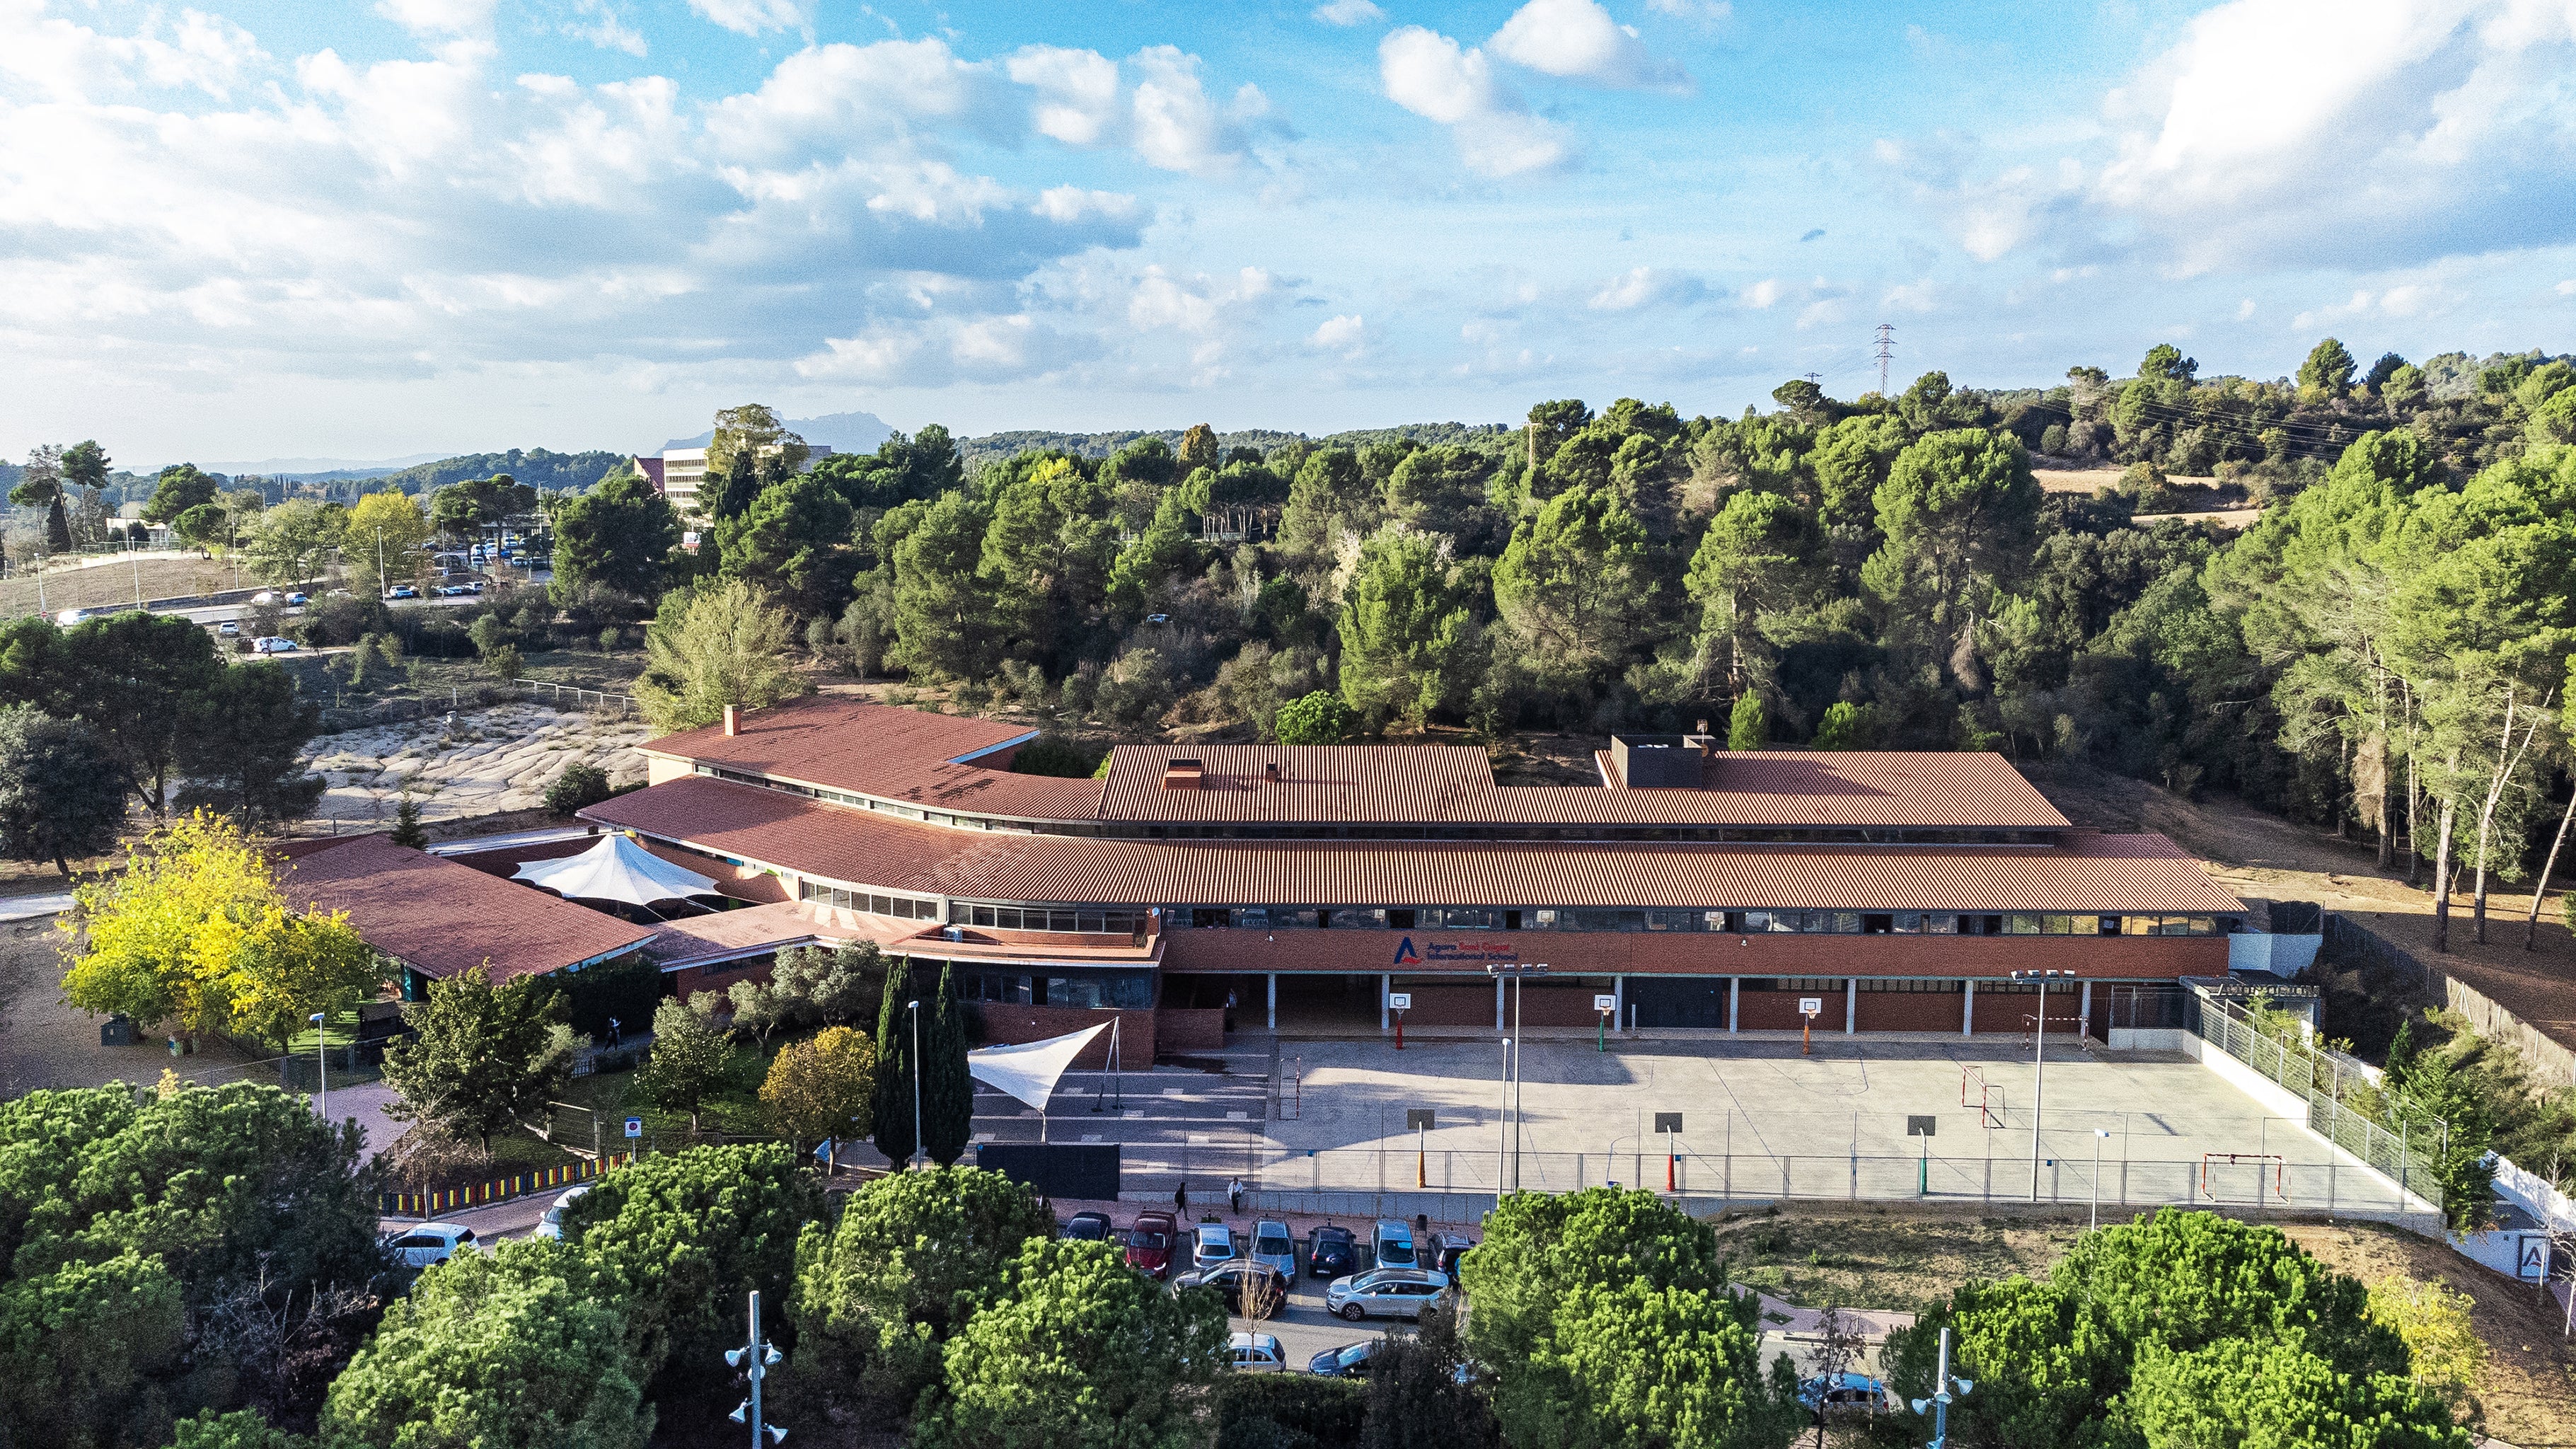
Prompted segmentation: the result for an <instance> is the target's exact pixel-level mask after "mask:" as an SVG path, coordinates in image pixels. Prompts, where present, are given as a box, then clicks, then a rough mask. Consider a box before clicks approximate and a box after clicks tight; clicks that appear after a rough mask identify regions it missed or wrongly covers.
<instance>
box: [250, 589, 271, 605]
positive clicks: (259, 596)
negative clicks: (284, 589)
mask: <svg viewBox="0 0 2576 1449" xmlns="http://www.w3.org/2000/svg"><path fill="white" fill-rule="evenodd" d="M250 601H251V602H252V603H254V604H274V603H276V602H277V590H275V589H262V590H260V591H259V592H258V593H256V594H253V595H251V596H250Z"/></svg>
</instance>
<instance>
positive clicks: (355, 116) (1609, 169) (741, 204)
mask: <svg viewBox="0 0 2576 1449" xmlns="http://www.w3.org/2000/svg"><path fill="white" fill-rule="evenodd" d="M2571 78H2576V0H2552V3H2542V0H2231V3H2226V4H2220V5H2214V6H2212V5H2193V4H2184V3H2164V0H2105V3H2100V4H2090V5H2088V4H2085V3H2081V0H2065V3H2059V4H2053V5H2044V6H2043V5H2034V4H2019V5H2007V4H1966V3H1959V4H1943V3H1917V4H1912V5H1905V6H1894V5H1887V4H1883V3H1858V0H1846V3H1818V0H1805V3H1788V0H1527V3H1525V4H1520V5H1517V6H1515V5H1514V4H1512V3H1509V0H1502V3H1489V4H1469V3H1433V0H1423V3H1416V0H1321V3H1316V0H1295V3H1285V0H1283V3H1245V4H1235V5H1227V4H1218V3H1208V0H1200V3H1195V4H1163V3H1159V0H1107V3H1099V0H1095V3H1079V0H1058V3H1052V4H1046V5H1035V4H1028V3H1016V4H1013V3H992V4H984V3H968V4H945V5H932V4H920V3H913V0H878V3H872V4H863V5H853V4H846V3H839V0H320V3H306V0H260V3H257V4H251V3H247V0H208V3H207V4H206V5H205V7H204V8H198V7H195V6H189V5H170V4H132V3H125V0H0V453H5V454H7V455H8V456H11V457H17V456H21V455H23V454H24V452H25V450H26V449H28V448H30V447H32V446H35V445H37V444H39V443H48V442H51V443H62V442H71V441H77V440H78V439H81V438H89V437H94V438H97V439H99V440H100V442H101V443H103V444H104V445H105V446H106V447H107V449H108V451H109V452H110V453H111V454H112V455H113V456H115V457H116V459H117V460H118V463H119V465H120V466H134V467H141V468H151V467H157V466H159V465H161V464H163V463H168V462H173V461H178V460H180V459H209V458H211V459H222V458H236V459H239V458H263V457H277V456H289V455H292V456H307V457H336V458H348V459H371V458H383V457H392V456H399V455H410V454H418V453H442V452H454V451H470V450H487V449H499V448H506V447H512V446H519V447H537V446H544V447H551V448H556V449H562V450H573V449H580V448H614V449H621V450H630V451H631V450H638V449H642V450H651V449H654V448H656V447H658V446H659V444H660V443H661V441H662V440H663V439H665V438H669V437H674V436H680V435H685V434H688V433H693V432H696V431H698V430H700V429H702V428H704V427H705V426H706V425H707V419H708V417H709V415H710V414H711V413H712V412H713V411H714V410H715V409H716V408H719V407H724V406H729V405H733V404H737V403H742V402H747V401H760V402H766V403H769V404H770V405H772V406H774V407H777V408H778V409H780V411H781V412H782V413H784V414H786V415H789V416H814V415H819V414H824V413H834V412H845V411H867V412H873V413H875V414H877V415H878V416H880V417H882V418H884V419H885V420H886V421H887V422H889V423H892V424H893V425H895V426H896V427H899V428H904V429H907V430H908V429H913V428H917V427H919V426H921V425H923V424H926V423H932V422H938V423H943V424H945V425H947V426H948V427H949V428H950V429H951V430H953V431H956V432H959V433H965V434H972V433H984V432H991V431H997V430H1001V429H1008V428H1053V429H1064V430H1069V431H1086V432H1087V431H1099V430H1107V429H1113V428H1159V427H1179V426H1184V425H1186V424H1189V423H1192V422H1201V421H1204V422H1210V423H1213V424H1215V425H1216V426H1217V427H1218V428H1219V429H1221V430H1232V429H1239V428H1281V429H1287V430H1293V431H1301V432H1307V433H1315V434H1321V433H1324V432H1329V431H1334V430H1339V429H1345V428H1354V427H1373V426H1385V425H1391V424H1396V423H1403V422H1429V421H1443V420H1457V421H1464V422H1495V421H1508V420H1516V419H1518V418H1519V417H1521V416H1522V415H1523V414H1525V412H1526V411H1527V409H1528V407H1529V406H1530V404H1532V403H1533V402H1536V401H1539V400H1541V399H1546V398H1556V397H1580V398H1584V399H1587V400H1589V401H1591V402H1592V403H1593V404H1594V405H1595V406H1600V405H1603V404H1606V403H1608V402H1609V401H1611V400H1612V399H1614V398H1617V397H1621V396H1635V397H1641V398H1645V399H1647V400H1649V401H1669V402H1671V403H1673V404H1674V405H1675V406H1676V407H1678V408H1680V409H1681V410H1682V411H1683V412H1684V413H1685V414H1686V415H1687V414H1691V413H1703V412H1705V413H1720V412H1730V413H1731V412H1735V411H1739V410H1741V409H1742V408H1743V407H1745V406H1746V405H1747V404H1754V403H1759V404H1761V405H1763V406H1768V405H1769V404H1768V400H1767V399H1768V394H1769V393H1770V390H1771V389H1772V388H1773V387H1774V386H1776V385H1778V384H1779V383H1780V382H1781V381H1783V380H1785V379H1787V378H1790V377H1793V376H1797V375H1800V374H1806V373H1814V374H1817V375H1818V376H1819V377H1820V379H1821V381H1822V382H1823V385H1824V387H1825V388H1826V390H1827V391H1828V392H1831V393H1834V394H1836V395H1838V396H1853V395H1857V394H1859V393H1862V392H1865V391H1868V390H1870V389H1872V388H1874V387H1876V386H1877V384H1878V371H1877V364H1876V363H1875V361H1874V360H1873V341H1872V339H1873V331H1874V329H1875V328H1877V327H1878V326H1879V325H1881V324H1885V325H1887V326H1888V327H1890V328H1891V329H1892V337H1893V361H1892V363H1891V364H1890V377H1891V379H1892V381H1893V382H1894V384H1895V385H1897V386H1902V385H1903V384H1904V383H1905V382H1907V381H1909V380H1910V379H1911V378H1913V377H1914V376H1915V375H1917V374H1919V373H1921V372H1923V371H1926V370H1929V369H1934V368H1938V369H1941V370H1944V371H1946V372H1947V373H1948V374H1949V375H1950V376H1951V377H1952V379H1953V380H1954V381H1956V382H1958V383H1961V384H1976V385H1985V386H2015V385H2034V384H2046V383H2050V382H2053V381H2056V380H2058V379H2060V378H2062V377H2063V376H2064V373H2065V371H2066V369H2067V368H2068V367H2070V366H2073V365H2076V364H2089V365H2096V366H2101V367H2104V368H2107V369H2108V370H2110V371H2111V372H2112V373H2113V374H2114V375H2124V374H2126V373H2127V372H2129V371H2130V370H2132V369H2134V367H2135V366H2136V364H2137V359H2138V358H2139V357H2140V356H2141V355H2142V354H2143V353H2144V351H2145V350H2146V348H2147V347H2149V346H2151V345H2153V344H2154V343H2157V342H2162V341H2170V342H2173V343H2175V344H2177V345H2179V346H2181V347H2182V348H2183V349H2184V350H2185V351H2186V352H2189V353H2191V354H2192V355H2194V356H2195V357H2197V358H2198V359H2199V360H2200V362H2201V370H2202V374H2203V375H2204V376H2209V375H2214V374H2231V373H2233V374H2245V375H2251V376H2259V377H2275V376H2280V375H2283V374H2286V373H2288V372H2290V371H2292V370H2293V369H2295V368H2296V366H2297V365H2298V362H2299V359H2300V358H2301V357H2302V356H2303V355H2304V354H2305V353H2306V351H2307V349H2308V348H2309V347H2310V346H2312V345H2313V344H2314V343H2315V341H2316V340H2317V339H2318V338H2319V337H2321V336H2324V335H2328V334H2332V335H2335V336H2337V337H2340V338H2341V339H2343V340H2344V342H2345V343H2346V345H2347V346H2348V347H2349V348H2350V349H2351V350H2352V351H2353V352H2354V353H2355V354H2356V355H2357V356H2359V357H2361V358H2362V359H2363V360H2364V362H2365V363H2366V362H2367V361H2368V360H2369V359H2371V358H2374V357H2376V356H2378V355H2379V354H2380V353H2382V352H2384V351H2391V350H2393V351H2397V352H2400V353H2402V354H2405V355H2406V356H2408V357H2412V358H2421V357H2423V356H2426V355H2429V354H2431V353H2433V352H2438V351H2444V350H2449V349H2464V350H2467V351H2470V352H2473V353H2485V352H2489V351H2495V350H2520V349H2525V348H2531V347H2543V348H2547V349H2549V350H2551V351H2564V350H2569V349H2570V348H2571V347H2576V336H2571V334H2576V79H2571Z"/></svg>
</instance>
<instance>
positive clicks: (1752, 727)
mask: <svg viewBox="0 0 2576 1449" xmlns="http://www.w3.org/2000/svg"><path fill="white" fill-rule="evenodd" d="M1726 747H1727V748H1728V749H1730V750H1767V749H1769V748H1771V711H1770V708H1769V707H1768V706H1766V705H1764V704H1763V703H1762V696H1760V695H1758V694H1754V693H1751V692H1747V693H1744V694H1740V695H1737V696H1736V697H1735V706H1734V708H1732V709H1730V710H1729V711H1727V717H1726Z"/></svg>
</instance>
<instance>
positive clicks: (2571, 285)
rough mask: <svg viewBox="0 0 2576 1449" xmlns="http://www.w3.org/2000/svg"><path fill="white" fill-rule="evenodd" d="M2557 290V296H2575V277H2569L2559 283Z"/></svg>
mask: <svg viewBox="0 0 2576 1449" xmlns="http://www.w3.org/2000/svg"><path fill="white" fill-rule="evenodd" d="M2557 290H2558V295H2559V296H2562V297H2576V277H2569V278H2568V279H2567V280H2566V281H2563V282H2561V283H2559V284H2558V289H2557Z"/></svg>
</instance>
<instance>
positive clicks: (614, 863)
mask: <svg viewBox="0 0 2576 1449" xmlns="http://www.w3.org/2000/svg"><path fill="white" fill-rule="evenodd" d="M511 878H512V879H514V880H523V881H526V882H528V883H529V884H530V885H537V886H543V887H545V888H546V889H547V890H550V891H553V892H554V893H555V894H556V895H559V896H562V897H564V898H565V899H566V900H589V901H622V902H624V903H625V904H627V905H630V906H649V905H651V904H652V903H653V902H655V901H676V900H682V899H685V898H687V897H689V896H711V895H715V894H717V891H716V883H715V882H714V881H713V880H711V879H709V878H708V877H706V876H702V875H700V874H698V873H697V872H696V871H693V870H687V869H683V868H682V867H680V866H676V865H673V864H672V863H670V862H669V861H667V860H664V859H662V858H661V857H660V856H658V855H655V854H654V853H653V852H651V851H649V850H646V849H645V848H644V847H642V846H640V845H637V844H636V843H635V842H634V841H633V840H632V839H629V838H628V837H626V836H624V835H604V836H601V837H600V840H599V843H598V844H597V845H594V846H592V847H591V848H590V849H588V850H585V851H583V852H582V853H581V854H579V855H567V856H564V857H561V858H560V859H556V860H532V861H529V862H528V863H527V864H526V865H523V866H520V867H519V868H518V869H517V870H516V871H514V872H512V873H511Z"/></svg>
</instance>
